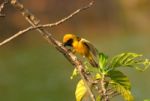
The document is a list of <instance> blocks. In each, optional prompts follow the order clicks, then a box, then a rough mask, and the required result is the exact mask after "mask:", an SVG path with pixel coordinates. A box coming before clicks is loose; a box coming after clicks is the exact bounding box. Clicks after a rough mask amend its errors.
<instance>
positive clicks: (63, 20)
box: [0, 1, 94, 46]
mask: <svg viewBox="0 0 150 101" xmlns="http://www.w3.org/2000/svg"><path fill="white" fill-rule="evenodd" d="M93 4H94V1H91V2H90V3H89V4H88V5H86V6H84V7H82V8H79V9H77V10H76V11H74V12H73V13H71V14H70V15H68V16H66V17H64V18H63V19H61V20H59V21H56V22H54V23H50V24H44V25H37V26H35V27H32V26H31V27H28V28H26V29H24V30H21V31H19V32H17V33H16V34H14V35H13V36H11V37H9V38H7V39H6V40H4V41H3V42H1V43H0V46H2V45H4V44H6V43H8V42H10V41H11V40H13V39H15V38H17V37H18V36H20V35H22V34H25V33H26V32H28V31H31V30H35V29H37V28H46V27H50V28H51V27H54V26H58V25H60V24H62V23H63V22H65V21H67V20H69V19H71V18H72V17H73V16H75V15H77V14H78V13H79V12H81V11H83V10H86V9H88V8H90V7H91V6H92V5H93ZM36 22H38V20H37V21H36Z"/></svg>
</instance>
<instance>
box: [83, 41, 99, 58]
mask: <svg viewBox="0 0 150 101" xmlns="http://www.w3.org/2000/svg"><path fill="white" fill-rule="evenodd" d="M81 41H82V42H83V44H84V45H85V46H87V48H88V49H89V50H90V52H91V53H92V55H94V57H95V58H97V57H98V50H97V49H96V48H95V47H94V46H93V45H92V44H91V43H90V42H89V41H88V40H86V39H81Z"/></svg>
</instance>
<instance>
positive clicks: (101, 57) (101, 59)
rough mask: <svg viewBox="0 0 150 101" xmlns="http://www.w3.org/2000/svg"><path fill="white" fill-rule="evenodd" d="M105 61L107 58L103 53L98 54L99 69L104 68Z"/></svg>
mask: <svg viewBox="0 0 150 101" xmlns="http://www.w3.org/2000/svg"><path fill="white" fill-rule="evenodd" d="M107 60H108V56H106V55H105V54H103V53H99V66H100V68H101V69H104V68H105V67H106V64H107Z"/></svg>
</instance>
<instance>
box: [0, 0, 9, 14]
mask: <svg viewBox="0 0 150 101" xmlns="http://www.w3.org/2000/svg"><path fill="white" fill-rule="evenodd" d="M6 4H8V1H7V0H5V1H4V2H3V3H2V4H1V5H0V17H4V16H5V14H2V13H1V12H2V10H3V9H4V7H5V5H6Z"/></svg>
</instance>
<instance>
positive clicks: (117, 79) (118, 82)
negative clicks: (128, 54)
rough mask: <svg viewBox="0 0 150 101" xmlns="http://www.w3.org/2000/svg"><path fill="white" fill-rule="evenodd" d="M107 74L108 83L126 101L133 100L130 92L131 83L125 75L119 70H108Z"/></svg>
mask: <svg viewBox="0 0 150 101" xmlns="http://www.w3.org/2000/svg"><path fill="white" fill-rule="evenodd" d="M108 76H109V77H110V78H111V80H110V84H111V85H112V87H113V88H114V90H116V91H117V92H118V93H120V94H121V95H122V96H123V97H124V99H125V100H126V101H133V96H132V94H131V92H130V89H131V84H130V81H129V79H128V78H127V76H125V75H124V74H123V73H122V72H120V71H109V72H108Z"/></svg>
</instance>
